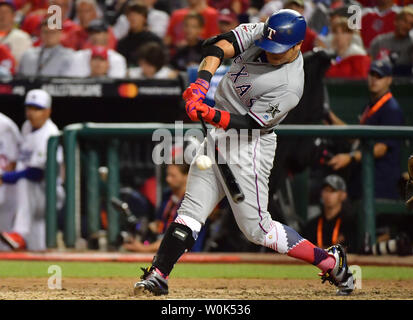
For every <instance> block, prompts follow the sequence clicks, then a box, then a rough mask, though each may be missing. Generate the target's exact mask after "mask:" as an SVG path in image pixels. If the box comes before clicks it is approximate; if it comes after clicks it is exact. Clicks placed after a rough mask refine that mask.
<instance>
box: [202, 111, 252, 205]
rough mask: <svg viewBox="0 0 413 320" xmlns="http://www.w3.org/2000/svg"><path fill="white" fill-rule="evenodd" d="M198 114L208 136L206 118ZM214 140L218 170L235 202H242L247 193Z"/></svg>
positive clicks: (203, 129)
mask: <svg viewBox="0 0 413 320" xmlns="http://www.w3.org/2000/svg"><path fill="white" fill-rule="evenodd" d="M197 114H198V119H199V120H200V121H201V125H202V131H203V133H204V137H207V135H208V130H207V127H206V124H205V121H204V118H202V115H201V112H199V111H198V112H197ZM212 140H214V143H215V152H214V157H215V163H216V164H217V166H218V170H219V172H220V173H221V176H222V178H223V180H224V183H225V185H226V186H227V188H228V191H229V193H230V195H231V198H232V200H233V201H234V202H235V203H240V202H242V201H244V199H245V195H244V193H243V192H242V190H241V187H240V185H239V183H238V181H237V179H235V176H234V174H233V172H232V170H231V168H230V167H229V165H228V163H226V161H225V159H224V158H223V156H222V155H221V153H220V152H219V150H218V145H217V141H216V140H215V139H212Z"/></svg>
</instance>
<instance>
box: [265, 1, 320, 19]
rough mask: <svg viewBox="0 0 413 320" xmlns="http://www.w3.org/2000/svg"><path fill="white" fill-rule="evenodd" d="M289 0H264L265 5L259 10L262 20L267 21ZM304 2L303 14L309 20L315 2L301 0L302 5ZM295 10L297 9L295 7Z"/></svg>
mask: <svg viewBox="0 0 413 320" xmlns="http://www.w3.org/2000/svg"><path fill="white" fill-rule="evenodd" d="M288 2H289V1H285V0H271V1H268V0H264V3H265V4H264V6H263V7H262V8H261V10H260V12H259V17H260V20H261V21H262V22H265V20H267V18H268V17H269V16H271V15H272V14H273V13H274V12H277V11H278V10H281V9H283V7H285V5H286V4H287V3H288ZM301 4H302V6H303V10H302V13H301V14H302V15H303V16H304V18H305V19H306V21H308V20H309V19H310V17H311V15H312V13H313V11H314V9H313V3H312V1H300V5H301ZM294 10H295V9H294Z"/></svg>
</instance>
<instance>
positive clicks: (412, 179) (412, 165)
mask: <svg viewBox="0 0 413 320" xmlns="http://www.w3.org/2000/svg"><path fill="white" fill-rule="evenodd" d="M407 170H408V172H409V180H408V181H407V183H406V205H407V208H409V209H412V208H413V155H411V156H410V157H409V160H407Z"/></svg>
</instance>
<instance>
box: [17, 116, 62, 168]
mask: <svg viewBox="0 0 413 320" xmlns="http://www.w3.org/2000/svg"><path fill="white" fill-rule="evenodd" d="M58 134H59V129H58V128H57V126H56V125H55V124H54V123H53V122H52V120H50V119H48V120H47V121H46V122H45V124H44V125H43V126H42V127H41V128H39V129H36V130H33V127H32V125H31V124H30V121H28V120H26V121H25V122H24V123H23V126H22V139H23V142H22V145H21V148H20V152H19V158H18V163H17V169H16V170H23V169H26V168H28V167H34V168H39V169H45V168H46V160H47V142H48V140H49V138H50V137H51V136H53V135H58ZM57 160H58V162H59V163H61V162H62V154H61V152H59V153H58V159H57Z"/></svg>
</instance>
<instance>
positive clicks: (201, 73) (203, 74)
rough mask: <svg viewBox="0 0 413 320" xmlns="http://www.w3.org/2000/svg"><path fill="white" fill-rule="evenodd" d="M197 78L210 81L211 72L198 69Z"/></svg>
mask: <svg viewBox="0 0 413 320" xmlns="http://www.w3.org/2000/svg"><path fill="white" fill-rule="evenodd" d="M198 78H200V79H202V80H205V81H206V82H208V83H210V82H211V78H212V73H211V72H209V71H207V70H200V71H198Z"/></svg>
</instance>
